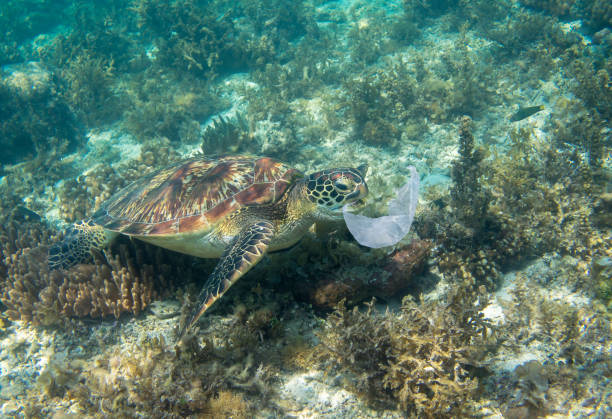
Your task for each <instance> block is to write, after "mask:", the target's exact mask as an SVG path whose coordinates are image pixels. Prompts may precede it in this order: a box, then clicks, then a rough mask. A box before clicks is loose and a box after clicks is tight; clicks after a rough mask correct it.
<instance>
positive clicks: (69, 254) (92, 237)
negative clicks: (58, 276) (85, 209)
mask: <svg viewBox="0 0 612 419" xmlns="http://www.w3.org/2000/svg"><path fill="white" fill-rule="evenodd" d="M116 236H117V233H114V232H111V231H108V230H105V229H104V228H102V227H100V226H99V225H97V224H95V223H93V222H92V221H81V222H79V223H75V224H74V225H73V226H72V227H71V228H70V229H69V230H68V232H67V233H66V236H65V237H64V240H62V241H61V242H59V243H56V244H54V245H53V246H51V248H50V249H49V259H48V263H49V269H50V270H53V269H60V268H61V269H68V268H70V267H71V266H74V265H76V264H79V263H85V262H88V261H90V260H91V251H92V249H98V250H102V249H104V248H105V247H106V246H107V245H108V244H109V243H110V242H111V241H112V240H113V239H114V238H115V237H116Z"/></svg>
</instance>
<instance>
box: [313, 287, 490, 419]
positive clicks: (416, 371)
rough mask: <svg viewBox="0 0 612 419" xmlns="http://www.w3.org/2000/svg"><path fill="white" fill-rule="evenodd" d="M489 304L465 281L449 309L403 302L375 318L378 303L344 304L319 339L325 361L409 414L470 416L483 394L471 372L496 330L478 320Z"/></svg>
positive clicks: (481, 292) (451, 298)
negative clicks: (479, 393) (361, 306)
mask: <svg viewBox="0 0 612 419" xmlns="http://www.w3.org/2000/svg"><path fill="white" fill-rule="evenodd" d="M486 303H487V298H486V294H485V293H484V290H483V289H480V290H474V289H473V287H471V286H469V284H466V283H462V284H461V285H458V286H456V287H455V288H454V290H453V291H452V292H450V293H449V294H448V301H447V302H446V304H442V303H439V302H436V303H421V304H417V303H415V302H414V301H413V300H412V298H411V297H406V298H404V301H403V303H402V308H401V313H400V314H398V315H395V314H392V313H390V312H389V311H387V312H386V313H384V314H381V313H378V312H377V311H376V310H375V309H374V302H371V303H369V304H368V305H367V310H366V311H365V312H362V311H359V310H358V308H357V307H355V308H354V309H353V310H352V311H349V310H347V309H346V308H345V307H344V305H343V304H341V305H340V306H339V307H338V309H337V311H336V312H335V313H333V314H332V315H330V316H329V317H328V319H327V321H326V324H325V326H324V329H323V331H322V332H321V334H320V335H319V337H320V339H321V344H320V346H321V352H322V358H329V362H331V365H334V366H336V367H339V368H341V369H343V370H347V371H349V372H351V373H352V374H353V375H354V377H353V380H354V381H353V382H354V385H355V387H356V389H358V390H359V389H366V392H367V393H369V394H370V396H374V395H375V397H376V398H380V397H386V398H387V400H388V401H395V402H396V403H398V405H399V407H400V408H401V410H402V411H403V412H405V413H406V414H412V415H417V416H424V417H456V416H457V415H459V416H463V415H469V414H470V413H473V411H472V410H471V409H472V406H471V403H473V402H474V400H475V399H476V398H477V388H478V380H477V379H476V378H475V376H474V374H473V372H471V371H473V370H472V368H474V367H477V366H479V364H480V363H479V360H480V359H481V358H482V356H483V355H484V354H485V353H486V352H487V346H486V344H487V342H488V341H489V339H490V335H489V333H490V329H491V325H490V324H488V322H487V321H486V320H484V319H483V318H482V314H478V312H479V311H480V309H481V308H482V307H484V306H486ZM491 342H492V341H491ZM362 391H363V390H362Z"/></svg>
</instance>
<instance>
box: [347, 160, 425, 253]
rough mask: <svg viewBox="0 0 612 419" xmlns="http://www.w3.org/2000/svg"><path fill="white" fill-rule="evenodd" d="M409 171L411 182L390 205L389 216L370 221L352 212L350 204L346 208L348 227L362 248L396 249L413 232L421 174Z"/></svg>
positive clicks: (411, 169)
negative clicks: (387, 247)
mask: <svg viewBox="0 0 612 419" xmlns="http://www.w3.org/2000/svg"><path fill="white" fill-rule="evenodd" d="M408 169H409V170H410V180H409V181H408V182H407V183H406V184H405V185H404V186H402V187H401V188H400V189H399V190H398V191H397V196H396V197H395V199H392V200H391V202H389V215H385V216H383V217H378V218H369V217H365V216H363V215H356V214H352V213H350V212H349V211H348V207H349V206H348V205H345V206H344V207H343V208H342V214H343V215H344V221H345V222H346V226H347V227H348V229H349V231H350V232H351V234H352V235H353V237H355V240H357V242H358V243H359V244H361V245H362V246H367V247H372V248H375V249H377V248H379V247H386V246H393V245H395V244H397V243H398V242H399V241H400V240H401V239H403V238H404V236H406V234H408V232H409V231H410V226H411V225H412V220H414V213H415V211H416V205H417V201H418V199H419V174H418V173H417V171H416V169H415V168H414V166H410V167H409V168H408Z"/></svg>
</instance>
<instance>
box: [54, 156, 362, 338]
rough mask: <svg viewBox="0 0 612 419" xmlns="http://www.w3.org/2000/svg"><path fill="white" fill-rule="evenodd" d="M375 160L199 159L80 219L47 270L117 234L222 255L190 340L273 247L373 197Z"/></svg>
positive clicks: (78, 258) (77, 259)
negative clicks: (312, 166) (330, 164)
mask: <svg viewBox="0 0 612 419" xmlns="http://www.w3.org/2000/svg"><path fill="white" fill-rule="evenodd" d="M366 172H367V165H362V166H359V167H358V168H350V167H340V168H335V169H327V170H322V171H318V172H314V173H312V174H309V175H304V174H302V173H301V172H300V171H298V170H296V169H294V168H292V167H290V166H288V165H287V164H285V163H282V162H279V161H277V160H274V159H271V158H268V157H252V156H224V157H218V158H212V159H209V158H205V157H196V158H191V159H188V160H184V161H181V162H179V163H176V164H174V165H171V166H169V167H166V168H163V169H161V170H158V171H156V172H153V173H151V174H148V175H145V176H143V177H141V178H140V179H139V180H136V181H135V182H134V183H132V184H130V185H128V186H127V187H125V188H123V189H121V190H120V191H118V192H117V193H115V194H114V195H113V196H112V197H111V198H110V199H109V200H108V201H107V202H106V203H105V204H104V205H103V206H102V207H101V208H100V209H99V210H98V211H96V212H95V213H94V215H93V216H92V217H91V218H90V219H89V220H86V221H82V222H79V223H76V224H74V226H73V227H72V228H71V229H70V230H69V231H68V232H67V234H66V236H65V239H64V240H63V241H62V242H60V243H58V244H56V245H54V246H52V247H51V249H50V250H49V267H50V268H51V269H59V268H62V269H67V268H69V267H70V266H73V265H76V264H78V263H83V262H85V261H86V260H88V259H90V257H91V251H92V250H93V249H102V248H104V247H106V246H107V245H108V244H109V243H110V242H111V241H112V240H113V239H115V238H116V237H117V236H118V235H119V234H125V235H128V236H130V237H135V238H137V239H140V240H143V241H145V242H148V243H152V244H155V245H158V246H161V247H164V248H167V249H170V250H174V251H177V252H181V253H186V254H189V255H193V256H198V257H204V258H217V257H220V258H221V259H220V260H219V262H218V264H217V266H216V267H215V269H214V271H213V272H212V274H211V275H210V277H209V278H208V280H207V281H206V282H205V284H204V287H203V288H202V291H201V292H200V294H199V297H198V304H197V306H196V308H195V309H194V310H193V312H192V313H191V314H190V317H189V318H188V321H187V322H186V324H185V326H184V327H182V330H180V331H179V335H180V336H181V337H182V336H184V334H185V332H187V330H189V329H190V328H191V327H192V326H193V325H194V324H195V323H196V322H197V320H198V319H199V318H200V316H201V315H202V314H203V313H204V312H205V311H206V309H207V308H208V307H210V306H211V305H212V304H213V303H214V302H215V301H216V300H217V299H218V298H219V297H221V295H223V293H225V291H227V290H228V289H229V287H230V286H231V285H232V284H233V283H234V282H236V280H238V278H240V277H241V276H242V275H244V274H245V273H246V272H247V271H248V270H249V269H250V268H252V267H253V266H254V265H255V264H256V263H257V262H259V261H260V260H261V259H262V257H263V256H264V254H265V253H266V252H268V251H274V250H279V249H284V248H287V247H290V246H292V245H293V244H295V243H297V242H298V241H299V240H300V238H301V237H302V236H303V235H304V233H305V232H306V231H307V230H308V229H309V228H310V227H311V226H312V225H313V224H314V223H315V222H316V221H321V220H326V219H327V220H329V219H337V218H338V217H339V215H340V216H341V211H339V210H340V209H341V208H342V207H343V206H344V205H345V204H348V203H351V202H355V201H357V200H360V199H361V198H363V197H365V196H366V195H367V193H368V187H367V185H366V183H365V179H364V178H365V175H366Z"/></svg>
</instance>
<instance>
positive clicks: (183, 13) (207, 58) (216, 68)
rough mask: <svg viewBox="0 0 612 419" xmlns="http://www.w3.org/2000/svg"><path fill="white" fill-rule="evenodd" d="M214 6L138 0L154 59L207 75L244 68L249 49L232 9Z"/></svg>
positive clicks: (178, 0) (186, 1)
mask: <svg viewBox="0 0 612 419" xmlns="http://www.w3.org/2000/svg"><path fill="white" fill-rule="evenodd" d="M215 6H217V4H215V2H211V3H209V4H202V3H201V2H197V1H193V0H140V1H137V2H136V3H135V6H134V9H135V10H136V13H137V14H138V16H139V19H140V25H141V27H142V28H143V29H145V30H146V31H147V32H148V33H150V34H151V36H152V38H153V42H154V43H155V45H156V47H157V51H156V53H155V55H156V57H155V61H156V62H157V63H159V64H161V65H162V66H163V67H165V68H167V69H173V71H176V72H178V73H179V74H180V73H191V74H194V75H197V76H198V77H207V78H209V79H211V78H214V77H215V76H216V75H217V74H219V73H226V72H229V71H233V70H238V69H241V68H244V67H245V66H246V65H247V63H248V62H249V60H250V59H251V57H250V53H251V52H250V51H249V49H248V44H247V42H246V40H245V38H244V37H243V36H242V34H241V33H240V31H239V30H238V29H237V28H236V27H235V24H234V21H233V19H231V15H232V13H233V11H232V9H229V10H218V9H217V8H216V7H215ZM228 7H229V6H228ZM220 15H221V17H220Z"/></svg>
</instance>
